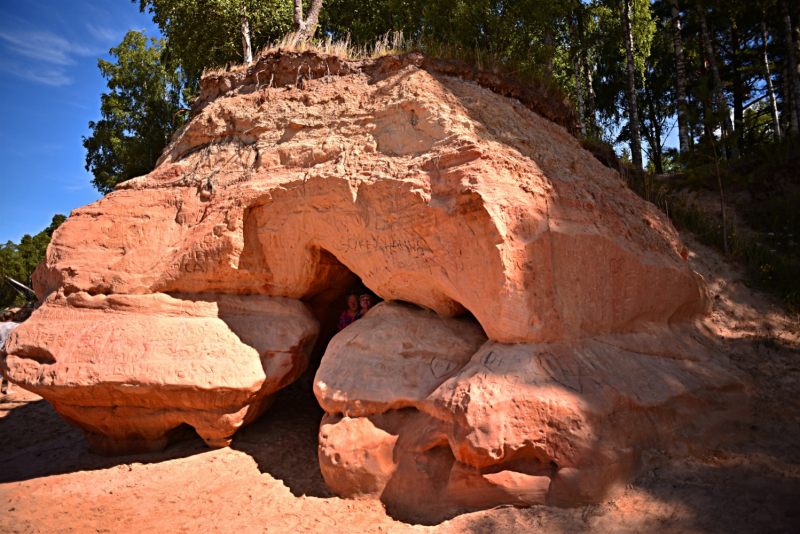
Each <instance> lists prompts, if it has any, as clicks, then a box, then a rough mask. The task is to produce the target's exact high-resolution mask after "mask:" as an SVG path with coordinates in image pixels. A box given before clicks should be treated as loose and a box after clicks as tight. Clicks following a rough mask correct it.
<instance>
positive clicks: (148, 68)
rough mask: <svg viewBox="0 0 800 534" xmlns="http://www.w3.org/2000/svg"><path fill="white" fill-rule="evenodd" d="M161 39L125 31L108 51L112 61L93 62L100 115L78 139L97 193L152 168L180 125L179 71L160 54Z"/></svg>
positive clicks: (162, 49) (180, 75)
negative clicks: (101, 82)
mask: <svg viewBox="0 0 800 534" xmlns="http://www.w3.org/2000/svg"><path fill="white" fill-rule="evenodd" d="M165 43H166V41H165V40H164V39H155V38H153V37H149V38H148V37H147V36H146V35H145V34H144V32H143V31H142V32H137V31H129V32H128V33H127V34H126V35H125V38H124V39H123V40H122V42H121V43H120V44H119V46H117V47H115V48H112V49H111V50H110V54H111V55H112V56H113V57H114V58H116V61H115V62H114V63H111V62H109V61H104V60H102V59H100V60H98V61H97V66H98V67H99V68H100V72H101V73H102V74H103V77H104V78H105V79H106V80H108V88H109V89H110V90H111V91H110V92H108V93H103V94H102V95H101V96H100V115H101V116H102V119H101V120H99V121H97V122H94V121H92V122H90V123H89V128H90V129H91V130H92V134H91V135H90V136H89V137H84V138H83V146H84V148H86V170H87V171H90V172H91V173H92V174H93V175H94V179H93V180H92V183H93V184H94V186H95V187H96V188H97V189H98V191H100V192H102V193H108V192H110V191H113V190H114V186H115V185H117V184H118V183H120V182H123V181H125V180H129V179H131V178H134V177H136V176H141V175H143V174H147V173H148V172H150V171H151V170H153V169H154V168H155V164H156V161H158V158H159V157H160V156H161V152H162V150H163V149H164V147H165V146H166V144H167V143H168V142H169V138H170V136H171V135H172V133H173V132H174V131H175V130H176V129H177V128H179V127H180V126H181V125H182V124H183V117H181V116H176V114H178V112H179V111H180V110H181V108H182V107H183V100H182V97H181V92H182V87H183V86H184V76H183V70H182V68H181V67H180V65H177V66H176V64H174V63H171V62H169V61H167V60H166V58H165V57H164V46H165Z"/></svg>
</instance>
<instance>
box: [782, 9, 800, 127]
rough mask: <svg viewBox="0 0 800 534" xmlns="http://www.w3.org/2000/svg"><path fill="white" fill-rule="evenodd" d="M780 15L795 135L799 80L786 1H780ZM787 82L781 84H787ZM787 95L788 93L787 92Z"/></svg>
mask: <svg viewBox="0 0 800 534" xmlns="http://www.w3.org/2000/svg"><path fill="white" fill-rule="evenodd" d="M781 14H782V15H783V23H784V25H785V26H786V57H787V58H788V59H789V75H790V76H791V80H792V87H793V88H794V91H793V93H794V99H793V100H792V110H793V111H792V129H793V130H794V133H795V135H796V134H798V133H800V131H798V124H797V119H798V110H800V79H798V75H797V56H796V55H795V51H794V40H793V39H792V18H791V17H790V16H789V8H788V7H787V6H786V0H781ZM788 82H789V80H785V81H784V82H783V83H785V84H787V83H788ZM787 93H788V91H787Z"/></svg>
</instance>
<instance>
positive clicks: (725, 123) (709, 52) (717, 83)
mask: <svg viewBox="0 0 800 534" xmlns="http://www.w3.org/2000/svg"><path fill="white" fill-rule="evenodd" d="M697 15H698V17H700V29H701V30H702V33H703V42H704V43H705V48H706V56H707V59H708V64H709V66H710V67H711V74H712V76H714V91H715V93H716V96H717V107H718V108H719V110H720V112H721V113H722V115H723V116H722V127H723V130H724V132H723V135H729V134H731V133H732V132H733V126H732V125H731V118H730V113H728V106H727V105H726V104H725V95H724V93H723V92H722V80H721V79H720V77H719V69H717V60H716V59H715V58H714V47H713V46H712V45H711V38H710V37H709V36H708V26H707V25H706V15H705V12H704V11H703V6H702V5H701V4H700V2H698V3H697ZM723 154H724V152H723ZM731 157H732V158H733V159H739V149H738V148H737V146H736V144H735V143H733V144H731Z"/></svg>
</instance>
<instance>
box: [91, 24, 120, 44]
mask: <svg viewBox="0 0 800 534" xmlns="http://www.w3.org/2000/svg"><path fill="white" fill-rule="evenodd" d="M86 29H88V30H89V33H91V34H92V35H93V36H94V38H95V39H97V40H98V41H102V42H113V43H115V44H116V43H118V42H119V41H121V40H122V35H123V32H119V31H117V30H114V29H111V28H109V27H108V26H95V25H94V24H90V23H88V22H87V23H86Z"/></svg>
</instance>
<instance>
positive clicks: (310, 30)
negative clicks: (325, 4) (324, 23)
mask: <svg viewBox="0 0 800 534" xmlns="http://www.w3.org/2000/svg"><path fill="white" fill-rule="evenodd" d="M320 9H322V0H311V5H310V6H308V16H307V17H306V19H305V20H303V0H294V31H295V32H296V33H297V34H298V36H299V40H307V39H311V38H312V37H314V32H315V31H316V29H317V24H318V23H319V11H320Z"/></svg>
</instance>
